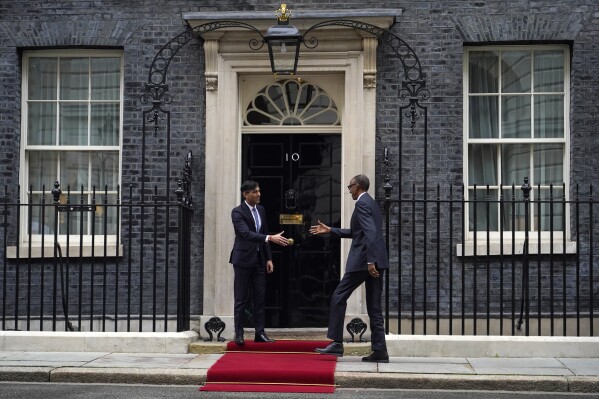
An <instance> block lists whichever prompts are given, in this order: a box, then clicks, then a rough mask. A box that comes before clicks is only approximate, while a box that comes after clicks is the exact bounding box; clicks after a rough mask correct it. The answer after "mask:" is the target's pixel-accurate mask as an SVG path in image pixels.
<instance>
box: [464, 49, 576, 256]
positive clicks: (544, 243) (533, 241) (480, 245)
mask: <svg viewBox="0 0 599 399" xmlns="http://www.w3.org/2000/svg"><path fill="white" fill-rule="evenodd" d="M503 50H529V51H531V50H532V51H534V50H560V51H563V52H564V89H563V93H562V94H563V96H564V98H563V99H564V137H563V138H543V139H535V138H522V139H518V138H510V139H504V138H497V139H480V138H478V139H471V138H470V134H469V133H470V132H469V129H470V123H469V120H470V115H469V102H470V101H469V98H470V97H471V96H475V95H477V94H478V95H480V93H475V94H474V95H472V94H471V93H469V83H470V81H469V54H470V52H472V51H499V52H501V51H503ZM463 57H464V58H463V76H462V77H463V98H464V101H463V132H464V135H463V154H464V157H463V176H464V184H465V185H466V189H465V190H464V197H465V199H466V201H468V199H469V189H471V188H472V187H473V186H470V185H469V175H468V166H469V165H468V162H469V152H468V149H469V144H482V143H484V144H498V145H500V144H515V143H516V144H537V143H541V144H543V143H560V144H563V145H564V158H563V174H564V176H563V179H564V180H563V181H564V183H565V198H566V201H568V199H569V182H570V177H569V176H570V48H569V47H568V46H567V45H502V46H499V45H489V46H467V47H465V48H464V56H463ZM500 59H501V58H500ZM499 79H500V81H499V85H498V90H499V92H498V93H495V94H498V95H499V98H500V99H501V96H502V94H503V93H502V92H501V90H502V86H501V74H500V77H499ZM533 87H534V82H532V81H531V90H532V88H533ZM485 94H486V93H485ZM530 95H531V96H534V94H532V92H531V94H530ZM532 104H533V103H532V102H531V121H532V120H534V106H532ZM501 105H502V101H501V100H499V101H498V107H499V108H498V114H499V120H498V121H499V126H498V129H499V132H501V128H502V126H501V116H502V112H501ZM499 137H501V134H499ZM499 152H501V151H499ZM499 156H501V155H499ZM498 160H500V158H498ZM530 170H531V174H532V173H534V165H532V164H531V165H530ZM499 173H501V172H499ZM529 179H530V181H532V182H534V180H533V179H532V176H529ZM499 182H501V178H500V179H499ZM515 183H516V186H515V190H520V187H521V185H522V183H523V182H519V183H518V182H515ZM503 187H504V189H505V188H506V186H505V185H504V186H503ZM541 187H542V188H545V187H544V186H541ZM483 188H484V189H485V190H486V186H482V185H477V191H478V190H479V189H480V190H482V189H483ZM489 188H490V189H491V190H493V189H494V190H495V192H497V193H498V195H499V194H500V193H499V185H495V186H489ZM536 188H537V186H536V185H535V186H534V187H533V191H532V192H531V197H530V199H531V200H535V199H536V194H535V192H536ZM554 189H561V186H554ZM480 192H481V193H483V192H484V191H480ZM497 198H498V199H499V196H498V197H497ZM504 200H506V201H507V200H510V198H504ZM559 202H561V201H559V200H558V199H556V203H559ZM469 205H470V204H469V203H466V204H465V211H464V215H463V217H464V226H465V228H466V230H467V233H466V247H465V249H464V253H465V254H466V256H468V255H472V254H473V250H474V246H475V243H474V231H473V230H471V229H470V222H469V218H470V206H469ZM530 206H531V208H530V209H529V215H530V221H531V222H530V223H531V231H530V232H529V243H530V253H538V251H539V247H538V245H539V244H540V246H541V247H540V252H541V253H548V252H550V251H551V247H552V245H551V243H550V232H548V231H542V232H541V242H540V243H538V242H537V241H538V231H536V230H534V225H533V215H534V212H535V211H536V209H535V208H536V205H535V204H532V203H531V204H530ZM568 210H569V206H568V205H566V209H565V212H566V215H565V226H564V227H565V234H566V238H567V239H568V240H569V239H570V215H569V212H568ZM500 234H501V233H500V232H499V231H490V232H489V244H490V251H489V252H490V254H491V255H496V254H499V253H500V248H499V243H500V239H501V236H500ZM524 237H525V232H524V231H523V230H520V231H519V230H516V231H515V234H514V238H515V240H516V247H517V250H516V252H517V253H522V245H520V244H523V243H524ZM486 241H487V232H486V229H485V230H478V231H477V237H476V248H477V251H476V252H477V254H480V255H484V254H486V251H487V243H486ZM503 243H504V251H503V252H504V253H511V251H512V231H511V230H509V231H504V232H503ZM457 247H458V248H457V249H458V255H461V254H462V245H461V244H458V246H457ZM575 248H576V245H575V243H573V242H571V241H568V242H567V243H566V248H565V249H564V248H563V233H562V232H561V231H554V234H553V251H554V253H563V252H564V251H565V252H566V253H573V252H575Z"/></svg>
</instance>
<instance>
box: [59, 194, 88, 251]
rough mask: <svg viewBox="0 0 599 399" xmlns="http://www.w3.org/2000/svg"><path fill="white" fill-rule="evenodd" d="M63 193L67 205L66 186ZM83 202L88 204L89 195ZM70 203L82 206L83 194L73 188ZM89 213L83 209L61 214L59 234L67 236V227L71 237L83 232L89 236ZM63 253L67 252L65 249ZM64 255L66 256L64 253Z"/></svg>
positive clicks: (85, 196)
mask: <svg viewBox="0 0 599 399" xmlns="http://www.w3.org/2000/svg"><path fill="white" fill-rule="evenodd" d="M62 191H63V194H62V196H63V197H64V198H65V203H66V193H67V189H66V186H65V187H63V188H62ZM83 202H84V203H87V202H88V196H87V195H84V196H83ZM68 203H69V204H80V203H81V192H80V191H75V190H73V188H71V192H70V198H69V201H68ZM89 213H90V212H88V211H86V210H83V209H77V210H73V211H68V212H61V213H60V220H59V225H58V231H59V234H67V226H68V233H69V236H78V235H79V234H81V232H83V234H84V235H85V234H87V221H88V220H89ZM81 222H83V225H82V224H81ZM63 251H66V249H65V248H63ZM71 251H73V249H71ZM75 251H77V252H76V253H77V254H78V253H79V248H77V249H75ZM71 253H72V252H71ZM63 255H64V253H63Z"/></svg>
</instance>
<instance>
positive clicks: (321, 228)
mask: <svg viewBox="0 0 599 399" xmlns="http://www.w3.org/2000/svg"><path fill="white" fill-rule="evenodd" d="M330 232H331V228H330V227H329V226H327V225H326V224H324V223H322V222H321V221H320V220H319V221H318V224H317V225H316V226H310V234H328V233H330Z"/></svg>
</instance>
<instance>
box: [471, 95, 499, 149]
mask: <svg viewBox="0 0 599 399" xmlns="http://www.w3.org/2000/svg"><path fill="white" fill-rule="evenodd" d="M469 101H470V107H469V112H468V114H469V119H470V127H469V132H470V138H473V139H489V138H498V137H499V107H498V97H497V96H475V97H472V96H471V97H469Z"/></svg>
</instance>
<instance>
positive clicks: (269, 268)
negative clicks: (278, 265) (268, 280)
mask: <svg viewBox="0 0 599 399" xmlns="http://www.w3.org/2000/svg"><path fill="white" fill-rule="evenodd" d="M274 270H275V265H274V264H273V263H272V260H269V261H266V273H272V272H273V271H274Z"/></svg>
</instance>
